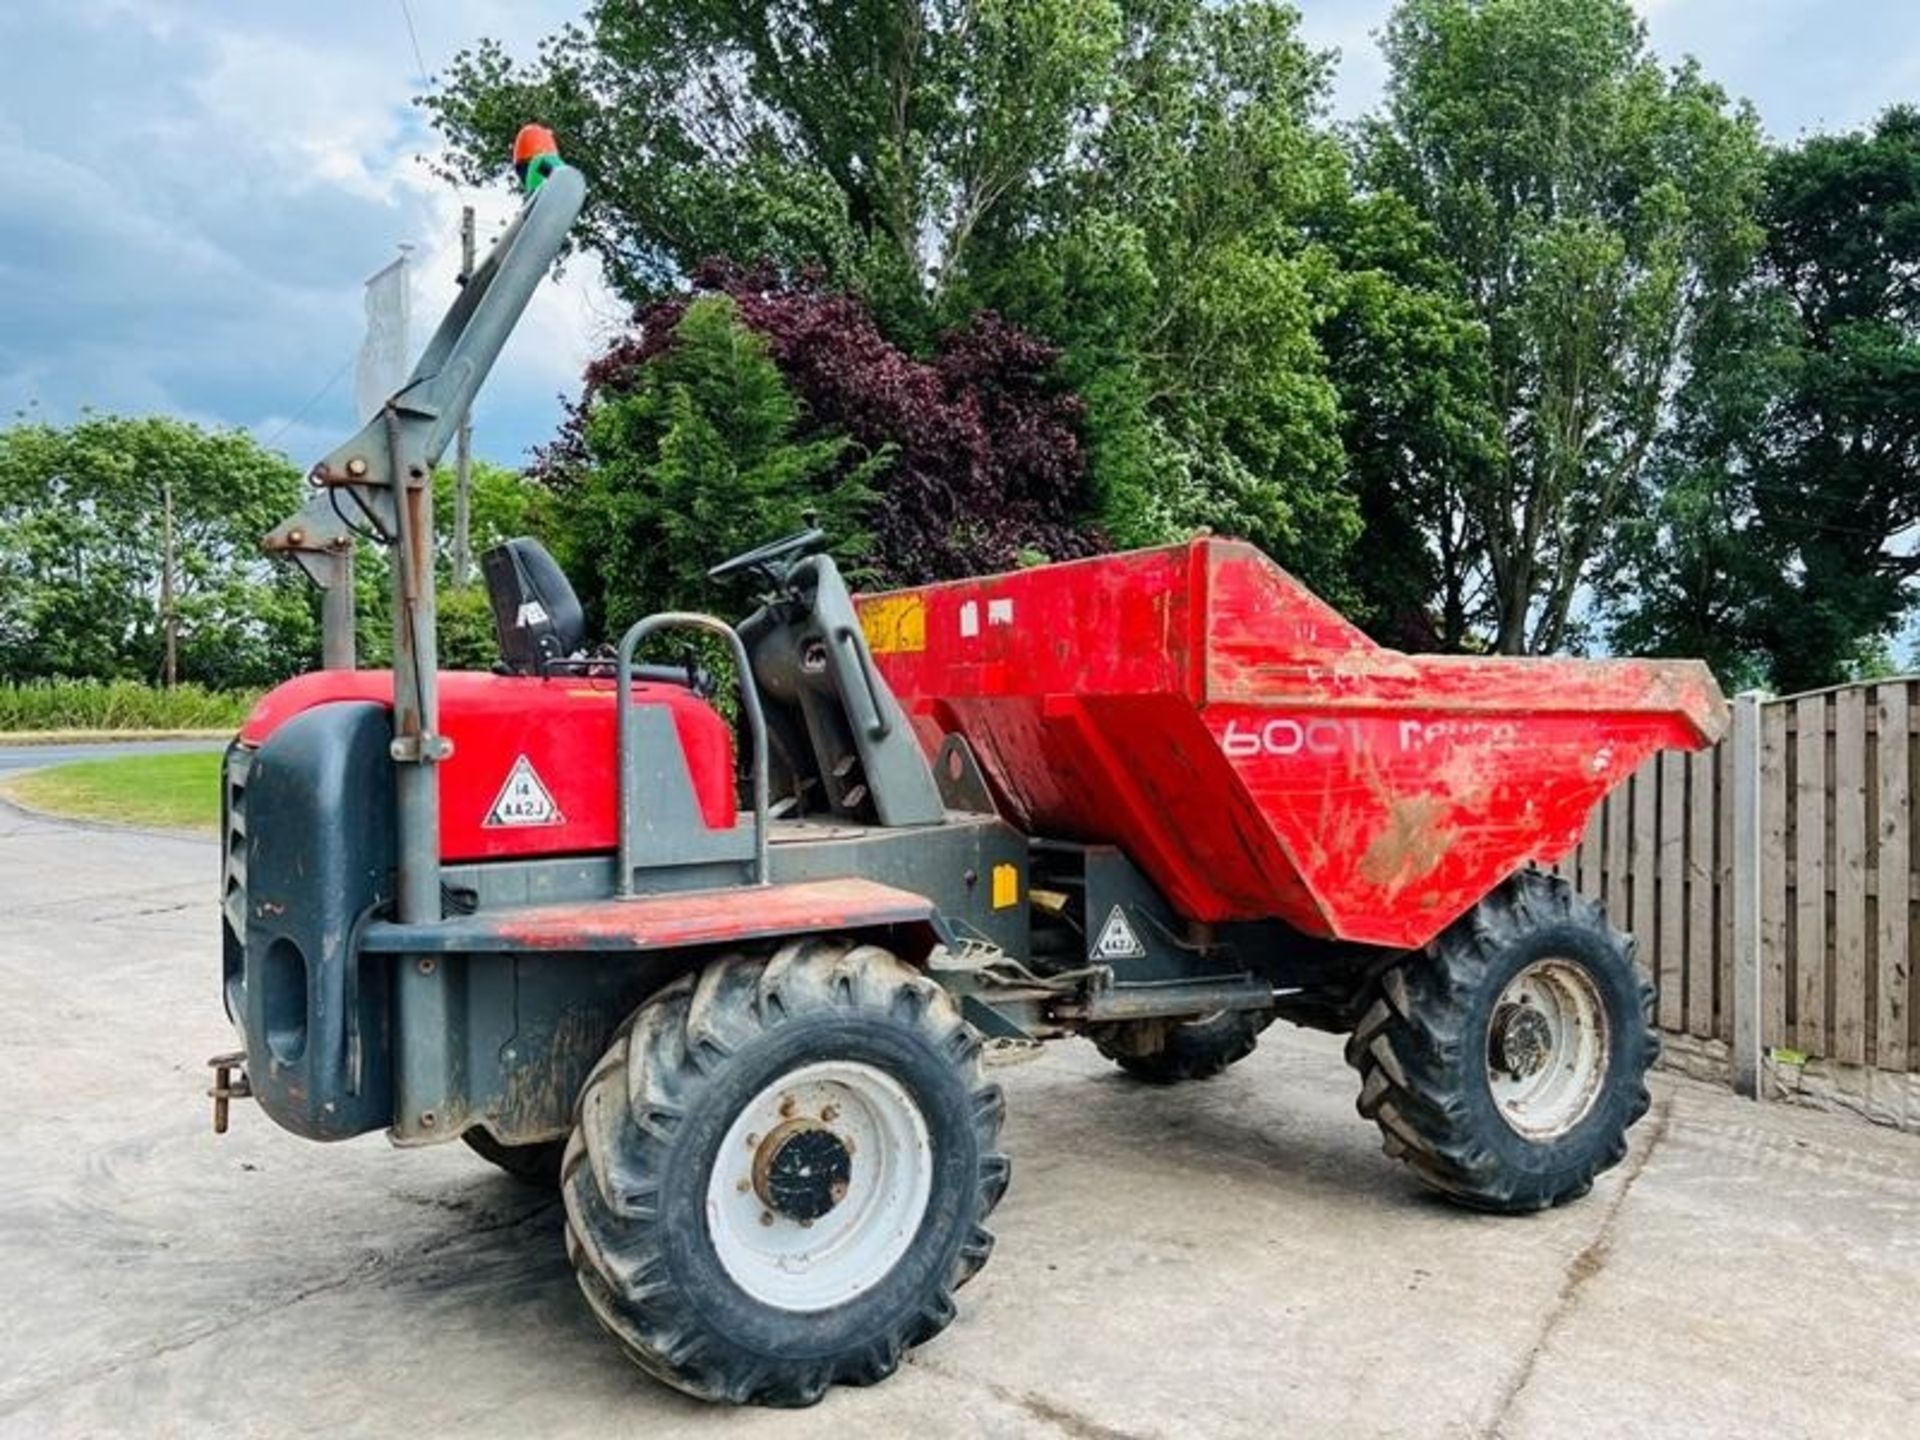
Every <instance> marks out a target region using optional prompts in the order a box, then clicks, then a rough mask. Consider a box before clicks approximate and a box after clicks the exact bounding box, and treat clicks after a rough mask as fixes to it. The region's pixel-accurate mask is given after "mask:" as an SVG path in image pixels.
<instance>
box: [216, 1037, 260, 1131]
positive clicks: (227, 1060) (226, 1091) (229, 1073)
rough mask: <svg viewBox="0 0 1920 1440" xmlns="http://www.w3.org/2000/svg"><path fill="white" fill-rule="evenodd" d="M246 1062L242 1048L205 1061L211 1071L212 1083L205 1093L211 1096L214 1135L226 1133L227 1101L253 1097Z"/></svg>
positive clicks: (245, 1055) (245, 1053) (245, 1054)
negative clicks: (248, 1081)
mask: <svg viewBox="0 0 1920 1440" xmlns="http://www.w3.org/2000/svg"><path fill="white" fill-rule="evenodd" d="M246 1064H247V1052H246V1051H244V1050H235V1051H234V1052H233V1053H232V1054H229V1055H216V1056H214V1057H213V1058H212V1059H211V1060H209V1061H207V1067H208V1068H209V1069H210V1070H212V1071H213V1084H212V1086H210V1087H209V1088H208V1090H207V1094H209V1095H210V1096H212V1097H213V1133H214V1134H216V1135H224V1134H226V1133H227V1102H228V1101H229V1100H248V1099H251V1098H252V1097H253V1087H252V1086H251V1085H249V1084H248V1083H247V1071H246Z"/></svg>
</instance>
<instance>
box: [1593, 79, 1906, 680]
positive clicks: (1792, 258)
mask: <svg viewBox="0 0 1920 1440" xmlns="http://www.w3.org/2000/svg"><path fill="white" fill-rule="evenodd" d="M1760 218H1761V221H1762V224H1763V225H1764V227H1765V233H1766V243H1765V248H1764V250H1763V252H1762V254H1761V257H1760V263H1759V264H1758V266H1757V267H1756V269H1755V271H1754V274H1753V277H1752V279H1751V282H1750V283H1749V285H1748V286H1747V287H1746V288H1745V290H1744V292H1743V295H1742V301H1743V303H1742V305H1741V306H1740V307H1739V310H1738V312H1737V313H1736V314H1734V315H1733V316H1731V317H1730V318H1729V319H1728V320H1727V322H1726V323H1725V324H1724V325H1723V326H1722V327H1721V329H1720V330H1719V331H1718V332H1717V334H1716V335H1715V337H1714V340H1715V343H1714V344H1713V345H1712V346H1711V347H1710V348H1708V349H1707V350H1706V351H1705V352H1704V353H1703V354H1702V356H1701V363H1700V365H1699V366H1698V368H1697V371H1696V374H1695V377H1694V380H1693V382H1692V384H1691V385H1690V386H1689V388H1688V390H1687V392H1686V394H1685V396H1684V397H1683V399H1684V406H1685V411H1684V413H1685V417H1686V424H1685V425H1684V426H1683V427H1682V435H1683V437H1684V439H1683V443H1680V444H1676V445H1675V446H1674V447H1673V450H1672V453H1671V454H1670V455H1669V456H1668V457H1667V458H1666V464H1667V466H1668V468H1669V469H1670V471H1671V483H1670V485H1669V486H1668V488H1667V490H1666V491H1665V494H1664V496H1663V503H1662V504H1661V505H1660V506H1659V507H1658V508H1657V509H1655V510H1653V511H1652V512H1650V514H1649V515H1648V517H1647V518H1646V520H1644V521H1643V522H1642V523H1641V524H1639V525H1637V526H1635V527H1634V528H1633V530H1632V531H1631V532H1630V534H1629V537H1628V538H1629V541H1630V545H1629V554H1630V556H1631V559H1632V564H1631V566H1630V567H1629V568H1628V569H1627V571H1626V572H1625V574H1624V575H1623V577H1622V583H1621V584H1619V585H1618V586H1617V587H1615V589H1614V590H1613V591H1612V593H1611V594H1610V595H1609V600H1610V602H1611V605H1612V609H1613V612H1614V614H1615V616H1616V626H1615V631H1614V634H1615V638H1616V641H1617V642H1618V643H1620V644H1623V645H1632V646H1636V647H1648V648H1660V649H1677V650H1683V651H1685V652H1687V653H1699V654H1704V655H1707V656H1709V657H1710V658H1712V659H1713V660H1714V662H1715V663H1716V665H1717V666H1718V667H1719V668H1720V669H1721V671H1722V673H1723V674H1726V675H1729V676H1732V677H1733V678H1735V679H1736V680H1738V681H1743V682H1744V681H1758V680H1765V681H1769V682H1770V683H1772V684H1773V685H1774V686H1775V687H1776V688H1777V689H1780V690H1782V691H1793V690H1800V689H1809V688H1814V687H1817V686H1821V685H1829V684H1833V683H1836V682H1838V681H1842V680H1846V679H1849V678H1852V677H1853V676H1855V675H1857V674H1861V673H1864V672H1866V671H1869V670H1871V669H1873V668H1874V667H1875V666H1876V665H1879V664H1881V663H1883V661H1884V656H1885V653H1886V649H1887V643H1888V641H1889V640H1890V639H1891V638H1892V636H1893V635H1894V633H1895V632H1896V631H1897V630H1898V628H1899V625H1900V622H1901V620H1902V619H1903V617H1905V616H1906V615H1907V614H1909V613H1910V612H1911V610H1912V608H1913V605H1914V601H1915V598H1916V592H1915V580H1916V577H1920V553H1917V552H1916V550H1915V547H1914V545H1913V542H1912V532H1913V529H1914V527H1915V526H1916V525H1920V111H1916V110H1914V109H1910V108H1905V107H1901V108H1895V109H1893V110H1890V111H1888V112H1887V113H1886V114H1885V115H1883V116H1882V117H1881V118H1880V119H1879V120H1878V121H1877V122H1876V123H1875V124H1874V125H1873V126H1872V127H1871V128H1870V129H1867V130H1865V131H1861V132H1857V133H1854V134H1848V135H1837V136H1816V137H1813V138H1811V139H1808V140H1806V141H1804V142H1802V143H1801V144H1799V145H1797V146H1794V147H1791V148H1789V149H1786V150H1783V151H1780V152H1778V153H1777V154H1776V155H1775V156H1774V157H1773V159H1772V161H1771V163H1770V165H1769V167H1768V171H1767V177H1766V191H1765V196H1764V200H1763V203H1762V204H1761V207H1760Z"/></svg>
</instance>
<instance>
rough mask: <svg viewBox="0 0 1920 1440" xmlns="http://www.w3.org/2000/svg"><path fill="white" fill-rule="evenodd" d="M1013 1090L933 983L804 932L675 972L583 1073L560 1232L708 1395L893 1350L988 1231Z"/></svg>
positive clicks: (593, 1300)
mask: <svg viewBox="0 0 1920 1440" xmlns="http://www.w3.org/2000/svg"><path fill="white" fill-rule="evenodd" d="M1004 1109H1005V1106H1004V1102H1003V1100H1002V1098H1001V1094H1000V1090H999V1087H997V1086H994V1085H989V1084H987V1083H985V1081H984V1080H983V1079H982V1077H981V1069H980V1043H979V1041H978V1039H977V1038H976V1037H975V1035H974V1033H973V1031H972V1030H971V1029H970V1028H969V1027H968V1025H967V1024H966V1022H965V1021H963V1020H962V1019H961V1017H960V1012H959V1009H958V1007H957V1006H956V1005H955V1004H954V1002H953V1000H952V999H951V998H950V997H949V996H948V995H947V993H946V992H945V991H944V990H942V989H941V988H940V987H939V986H938V985H936V984H934V983H933V982H932V981H930V980H928V979H927V978H926V977H925V976H923V975H921V974H920V973H919V972H917V971H915V970H914V969H912V968H911V967H910V966H908V965H906V964H904V963H903V962H902V961H901V960H899V959H898V958H897V957H896V956H894V955H893V954H891V953H889V952H888V951H886V950H883V949H880V948H879V947H877V946H874V945H863V944H858V943H855V942H852V941H847V940H834V941H827V940H812V939H810V940H802V941H799V942H796V943H793V944H789V945H786V946H784V947H783V948H782V949H781V950H779V951H778V952H777V953H776V954H774V955H773V956H772V957H771V958H766V957H760V958H754V957H748V956H734V957H731V958H728V959H724V960H717V961H714V962H712V963H711V964H709V965H708V966H706V967H705V968H704V969H703V970H701V971H700V972H698V974H697V975H689V976H685V977H683V978H682V979H681V980H678V981H676V982H674V983H673V984H671V985H669V986H668V987H667V988H666V989H664V990H662V991H661V992H660V993H659V994H657V995H655V996H654V997H653V998H652V999H650V1000H649V1001H648V1002H647V1003H646V1004H645V1005H643V1006H641V1007H640V1009H639V1010H637V1011H636V1012H635V1013H634V1015H633V1016H632V1018H631V1019H629V1020H628V1021H627V1023H626V1024H625V1025H624V1026H623V1027H622V1028H621V1030H620V1032H619V1034H618V1035H616V1036H615V1038H614V1042H613V1045H612V1047H611V1048H610V1049H609V1050H608V1051H607V1053H606V1055H605V1056H604V1057H602V1059H601V1061H600V1063H599V1064H598V1065H597V1066H596V1067H595V1068H594V1071H593V1074H592V1075H590V1076H589V1077H588V1079H587V1082H586V1085H585V1086H584V1087H583V1088H582V1090H581V1093H580V1101H579V1106H578V1110H577V1112H576V1124H575V1127H574V1133H573V1138H572V1139H571V1141H570V1142H569V1143H568V1147H567V1153H566V1159H565V1161H564V1164H563V1170H562V1180H561V1193H562V1195H563V1196H564V1198H565V1200H566V1211H567V1227H566V1229H567V1251H568V1255H569V1257H570V1258H571V1259H572V1261H573V1266H574V1270H575V1273H576V1274H577V1276H578V1277H579V1281H580V1288H581V1290H582V1291H583V1292H584V1293H585V1295H586V1297H587V1301H588V1303H589V1304H590V1305H591V1306H592V1307H593V1311H594V1314H595V1315H597V1316H598V1317H599V1319H600V1322H601V1323H602V1324H603V1325H604V1326H605V1327H606V1328H607V1329H608V1330H609V1331H611V1332H612V1333H613V1335H614V1336H615V1337H616V1338H617V1339H619V1341H620V1342H621V1344H622V1345H623V1346H624V1347H625V1348H626V1350H627V1353H628V1354H629V1355H630V1356H632V1358H633V1359H634V1360H635V1361H636V1362H637V1363H638V1364H639V1365H640V1366H641V1367H642V1368H643V1369H645V1370H647V1371H648V1372H649V1373H650V1374H652V1375H654V1376H655V1377H657V1378H658V1379H661V1380H664V1381H665V1382H666V1383H667V1384H669V1385H672V1386H674V1387H676V1388H677V1389H680V1390H684V1391H686V1392H687V1393H688V1394H690V1395H695V1396H699V1397H700V1398H702V1399H706V1400H720V1401H731V1402H734V1403H757V1404H767V1405H810V1404H812V1403H813V1402H814V1401H816V1400H818V1399H819V1398H820V1397H821V1395H822V1394H823V1393H824V1392H825V1391H826V1389H827V1387H828V1386H830V1385H832V1384H834V1383H836V1382H844V1383H847V1384H854V1385H868V1384H872V1383H873V1382H875V1381H877V1380H882V1379H884V1378H885V1377H886V1376H888V1375H890V1374H892V1373H893V1371H894V1369H895V1368H896V1367H897V1366H898V1365H899V1363H900V1359H901V1356H902V1355H903V1354H904V1353H905V1351H906V1350H907V1348H908V1347H909V1346H912V1345H917V1344H920V1343H921V1342H922V1341H924V1340H928V1339H930V1338H932V1337H933V1336H934V1335H936V1334H938V1333H939V1332H940V1331H941V1330H942V1329H944V1328H945V1327H946V1325H947V1324H948V1322H950V1321H951V1320H952V1319H953V1318H954V1302H953V1292H954V1291H955V1290H956V1289H958V1288H959V1287H960V1286H961V1285H963V1284H965V1283H966V1281H967V1280H968V1279H969V1278H971V1277H972V1275H973V1274H974V1272H975V1271H977V1270H978V1269H979V1268H980V1267H981V1266H982V1265H983V1264H985V1263H986V1259H987V1256H988V1254H989V1252H990V1251H991V1250H992V1248H993V1237H992V1236H991V1235H990V1234H989V1233H988V1232H987V1229H986V1227H985V1221H986V1218H987V1216H988V1214H989V1213H990V1212H991V1211H992V1209H993V1207H994V1205H995V1204H996V1203H997V1202H998V1201H999V1199H1000V1196H1001V1193H1002V1192H1003V1191H1004V1190H1005V1189H1006V1184H1007V1161H1006V1157H1005V1156H1003V1155H1002V1154H1000V1152H999V1148H998V1146H999V1134H1000V1122H1001V1118H1002V1115H1003V1113H1004Z"/></svg>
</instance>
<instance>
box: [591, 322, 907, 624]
mask: <svg viewBox="0 0 1920 1440" xmlns="http://www.w3.org/2000/svg"><path fill="white" fill-rule="evenodd" d="M801 420H802V414H801V409H800V405H799V402H798V401H797V400H795V398H794V396H793V393H792V391H791V390H789V389H788V387H787V385H786V382H785V381H784V380H783V379H782V378H781V375H780V371H779V369H778V367H777V366H775V364H774V363H773V361H772V359H771V358H770V357H769V356H768V354H767V346H766V341H765V340H764V339H762V338H761V337H760V336H759V335H757V334H755V333H754V332H753V331H752V330H750V329H748V328H747V326H745V325H744V324H742V323H741V321H740V317H739V314H738V312H737V310H736V308H735V306H734V303H733V301H732V300H730V299H728V298H727V297H725V296H718V295H710V296H705V297H702V298H700V299H697V300H695V301H693V302H692V303H691V304H689V305H688V306H687V310H686V314H685V315H684V316H683V317H682V318H681V320H680V323H679V324H678V326H677V327H676V328H675V330H674V332H673V340H672V343H671V344H669V345H668V346H666V347H665V348H664V349H663V350H662V351H661V352H660V353H659V354H657V355H656V356H654V357H653V358H652V359H651V360H650V361H648V362H647V364H646V365H645V366H644V367H643V369H642V372H641V374H640V375H639V377H638V378H637V380H636V382H635V383H634V384H633V386H632V387H631V388H629V389H625V390H623V391H621V392H619V393H612V392H607V393H603V394H602V395H601V397H600V398H598V399H597V400H596V401H595V402H594V404H593V405H592V407H591V408H590V409H589V411H588V412H587V415H586V417H585V423H584V425H583V427H582V436H581V439H582V445H583V451H584V453H583V455H582V457H581V459H580V462H579V465H578V468H577V470H576V472H575V473H574V474H572V475H571V476H570V477H569V480H570V484H569V485H568V487H567V489H566V490H565V492H564V493H563V494H562V495H561V497H560V499H559V502H558V513H557V515H556V521H557V524H556V527H555V528H556V533H557V538H558V540H559V542H560V543H559V547H558V549H559V552H560V558H561V560H562V562H563V564H565V565H566V566H567V568H568V571H569V573H570V574H571V575H572V576H573V577H574V579H575V581H576V583H578V584H581V586H582V599H583V600H584V601H585V602H586V603H587V605H588V608H589V610H590V611H591V612H592V613H593V615H594V617H595V618H596V620H597V621H598V622H599V624H600V625H601V626H602V627H603V628H604V629H605V631H606V633H608V634H612V633H613V632H614V631H615V630H617V629H619V628H620V627H622V626H625V625H628V624H631V623H632V622H633V621H635V620H638V619H640V618H641V617H642V616H643V615H646V614H648V613H650V612H653V611H657V610H677V609H704V610H713V609H726V608H729V607H730V606H732V605H734V604H737V602H738V598H739V597H738V595H737V593H734V592H731V591H730V590H727V589H724V588H722V587H717V586H714V585H712V584H710V583H708V582H707V581H706V580H705V579H704V576H705V573H706V571H707V569H708V567H709V566H712V565H714V564H717V563H718V562H719V561H721V560H724V559H726V558H727V557H728V556H730V555H733V554H735V553H737V552H739V551H743V550H747V549H750V548H752V547H753V546H755V545H759V544H762V543H764V542H765V541H766V539H767V537H768V536H771V535H781V534H786V533H788V532H790V531H794V530H798V529H801V528H802V527H803V526H804V525H806V524H807V523H808V518H809V517H810V516H811V517H814V518H815V519H817V521H818V523H819V524H820V525H821V526H822V527H823V528H825V529H826V530H827V532H828V533H829V534H831V535H832V536H833V537H834V549H835V553H836V555H838V556H839V557H841V558H842V559H843V560H846V561H850V562H851V568H852V569H853V570H854V571H855V572H856V573H857V570H858V563H859V557H860V555H861V554H862V553H863V552H864V550H865V548H866V545H867V536H866V533H865V530H864V528H863V525H862V520H861V517H862V513H863V511H864V509H865V507H866V506H867V505H868V504H869V503H870V502H871V500H872V491H871V489H870V484H871V481H872V478H873V476H874V474H875V473H876V471H877V470H878V468H879V467H880V465H882V464H883V463H884V461H885V459H886V457H885V456H884V455H881V456H870V457H867V458H865V459H863V460H858V461H855V462H854V463H846V462H847V461H848V460H849V459H850V458H851V457H849V456H848V455H847V450H848V443H849V442H848V441H846V440H845V439H844V438H840V437H835V436H823V437H816V438H810V439H805V440H801V439H797V438H796V433H797V432H798V430H799V428H800V424H801Z"/></svg>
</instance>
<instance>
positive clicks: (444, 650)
mask: <svg viewBox="0 0 1920 1440" xmlns="http://www.w3.org/2000/svg"><path fill="white" fill-rule="evenodd" d="M453 490H454V471H453V466H452V465H451V464H446V465H442V466H441V467H440V468H439V469H437V470H435V471H434V473H433V509H434V544H435V557H436V558H435V564H434V570H435V574H436V576H437V579H438V582H439V587H440V588H439V593H438V609H439V615H440V625H439V651H440V664H441V666H442V668H444V669H448V670H486V669H489V668H491V667H492V666H493V665H494V664H495V663H496V662H497V661H498V660H499V659H500V643H499V637H498V636H497V635H496V634H495V633H494V628H493V608H492V604H491V602H490V601H489V599H488V598H487V590H486V585H485V583H484V579H483V577H482V576H481V575H480V573H479V562H480V557H481V556H482V555H484V554H485V553H486V552H487V551H488V550H489V549H491V548H492V547H493V546H495V545H498V544H500V543H501V542H502V541H505V540H511V539H513V538H514V537H515V536H518V535H532V536H534V537H535V538H537V539H550V538H552V537H553V535H554V534H555V533H556V527H555V520H554V513H553V510H554V498H553V495H552V494H551V492H549V491H548V490H547V488H546V487H545V486H544V485H542V484H541V483H540V482H539V481H537V480H535V479H533V478H532V477H531V476H528V475H524V474H522V473H521V472H520V471H518V470H511V469H509V468H507V467H506V466H504V465H496V464H494V463H492V462H491V461H488V460H479V459H476V460H475V461H474V462H473V465H472V468H471V471H470V483H469V488H468V492H467V493H468V497H469V500H468V504H469V509H468V521H467V525H468V535H469V538H470V540H471V543H472V548H473V556H474V570H475V578H474V580H473V581H472V583H470V584H468V585H465V586H457V585H455V584H454V583H453V501H454V495H453ZM354 594H355V596H356V603H355V607H354V617H355V631H356V642H357V655H358V659H359V663H360V664H361V665H362V666H376V667H377V666H383V665H387V664H390V663H391V661H392V657H393V571H392V569H391V568H390V566H389V560H388V555H387V551H386V550H385V548H384V547H381V546H378V545H369V544H364V543H363V544H361V545H359V546H358V547H357V548H356V550H355V554H354Z"/></svg>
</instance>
